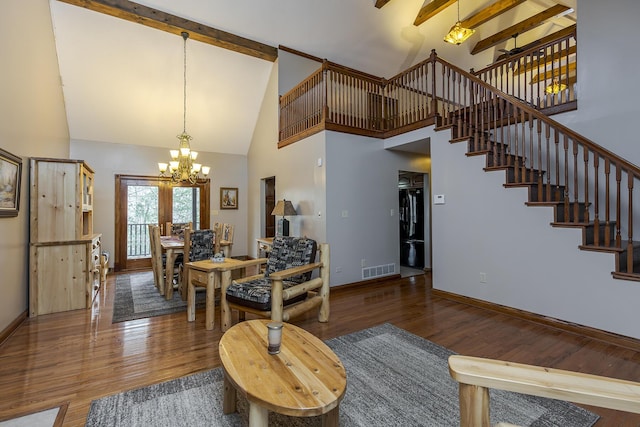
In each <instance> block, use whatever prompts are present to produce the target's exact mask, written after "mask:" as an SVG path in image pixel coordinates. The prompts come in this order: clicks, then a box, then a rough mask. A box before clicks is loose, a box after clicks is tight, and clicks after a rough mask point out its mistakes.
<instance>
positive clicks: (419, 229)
mask: <svg viewBox="0 0 640 427" xmlns="http://www.w3.org/2000/svg"><path fill="white" fill-rule="evenodd" d="M399 192H400V193H399V202H400V203H399V206H400V208H399V215H398V216H399V217H400V265H401V266H405V267H412V268H424V191H423V189H422V188H415V189H412V188H403V189H400V190H399Z"/></svg>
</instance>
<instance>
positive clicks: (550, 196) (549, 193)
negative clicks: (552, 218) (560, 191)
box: [538, 120, 557, 201]
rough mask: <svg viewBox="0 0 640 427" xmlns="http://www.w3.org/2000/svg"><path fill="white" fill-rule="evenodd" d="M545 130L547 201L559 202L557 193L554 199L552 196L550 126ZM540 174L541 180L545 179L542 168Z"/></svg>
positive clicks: (546, 126)
mask: <svg viewBox="0 0 640 427" xmlns="http://www.w3.org/2000/svg"><path fill="white" fill-rule="evenodd" d="M538 122H539V123H540V122H541V120H538ZM544 127H545V129H544V136H545V142H546V145H547V146H546V148H545V155H546V158H547V165H546V168H545V169H546V171H547V182H546V187H547V201H551V200H554V201H555V200H557V198H556V197H555V193H554V197H552V194H551V152H550V150H551V148H550V143H549V139H550V138H551V126H549V125H548V124H545V125H544ZM538 155H539V156H541V154H538ZM540 162H542V158H540ZM538 173H539V174H540V179H541V180H542V179H543V176H542V167H540V171H538Z"/></svg>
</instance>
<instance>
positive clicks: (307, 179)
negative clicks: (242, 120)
mask: <svg viewBox="0 0 640 427" xmlns="http://www.w3.org/2000/svg"><path fill="white" fill-rule="evenodd" d="M280 72H281V70H280V69H279V60H278V61H277V62H276V63H275V64H274V68H273V73H272V75H271V78H270V79H269V84H268V87H267V90H266V92H265V94H264V98H263V99H264V102H263V104H262V109H261V113H260V120H259V121H258V124H257V126H256V131H255V133H254V138H253V141H252V143H251V148H250V150H249V154H248V157H249V184H248V186H249V199H250V200H249V209H250V213H249V227H248V228H249V241H250V242H249V244H250V245H251V246H250V247H249V254H250V255H252V256H256V255H257V253H256V252H257V251H256V248H255V246H256V245H255V239H256V238H258V237H261V236H262V233H263V230H262V226H261V218H262V217H263V216H264V212H263V211H262V210H261V209H262V201H263V197H264V196H263V194H262V193H261V188H262V180H263V179H264V178H269V177H272V176H274V177H275V178H276V199H277V200H281V199H284V198H286V199H287V200H291V202H292V203H293V206H294V207H295V208H296V212H297V215H296V216H293V217H288V218H287V219H289V221H290V222H291V224H290V234H291V235H292V236H303V235H304V236H308V237H310V238H313V239H315V240H317V241H318V242H325V241H326V229H325V219H324V212H325V194H326V191H325V167H324V157H325V152H324V145H325V143H324V135H323V134H316V135H313V136H311V137H310V138H307V139H305V140H304V141H300V142H297V143H295V144H292V145H289V146H287V147H284V148H282V149H278V76H279V74H280ZM318 158H321V159H323V166H321V167H318V166H317V159H318ZM318 213H320V215H318Z"/></svg>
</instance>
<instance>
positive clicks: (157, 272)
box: [149, 224, 164, 294]
mask: <svg viewBox="0 0 640 427" xmlns="http://www.w3.org/2000/svg"><path fill="white" fill-rule="evenodd" d="M149 249H150V252H151V269H152V270H153V283H154V284H155V285H156V288H158V290H159V291H160V293H161V294H164V273H163V266H162V247H161V246H160V227H159V226H157V225H155V224H149Z"/></svg>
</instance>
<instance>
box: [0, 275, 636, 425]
mask: <svg viewBox="0 0 640 427" xmlns="http://www.w3.org/2000/svg"><path fill="white" fill-rule="evenodd" d="M134 274H136V273H134ZM114 287H115V277H114V276H109V278H108V280H107V283H106V287H105V288H106V289H103V290H101V292H100V294H99V296H98V300H97V301H96V302H95V303H94V306H93V308H92V309H91V310H76V311H72V312H66V313H57V314H50V315H46V316H39V317H37V318H35V319H27V320H26V321H25V323H24V324H22V325H21V326H20V327H19V328H18V329H17V331H16V332H15V333H14V334H13V335H12V336H11V337H10V338H9V339H8V340H7V341H6V342H5V343H4V344H2V346H0V420H4V419H7V418H11V417H14V416H16V415H22V414H25V413H29V412H34V411H37V410H40V409H44V408H51V407H54V406H58V405H60V404H64V403H68V408H67V412H66V416H65V419H64V424H63V425H64V426H82V425H84V421H85V419H86V416H87V413H88V410H89V405H90V403H91V401H92V400H93V399H97V398H99V397H102V396H107V395H111V394H114V393H118V392H121V391H124V390H128V389H132V388H137V387H142V386H146V385H149V384H153V383H158V382H162V381H166V380H169V379H172V378H176V377H180V376H183V375H187V374H191V373H194V372H198V371H203V370H208V369H211V368H215V367H218V366H219V365H220V358H219V356H218V341H219V339H220V336H221V333H220V331H219V325H220V324H219V313H217V315H216V327H215V329H214V330H213V331H206V330H205V327H204V317H205V316H204V312H203V311H202V310H201V311H198V312H197V315H196V321H195V322H194V323H187V321H186V314H185V313H178V314H172V315H166V316H160V317H155V318H150V319H142V320H134V321H130V322H123V323H115V324H112V323H111V317H112V311H113V297H114ZM384 322H389V323H392V324H394V325H396V326H398V327H401V328H404V329H406V330H408V331H410V332H412V333H414V334H417V335H420V336H422V337H424V338H427V339H429V340H431V341H433V342H436V343H438V344H440V345H443V346H445V347H448V348H449V349H451V350H453V351H455V352H457V353H460V354H466V355H473V356H480V357H491V358H498V359H504V360H511V361H514V362H521V363H530V364H538V365H543V366H549V367H555V368H561V369H569V370H575V371H582V372H588V373H592V374H597V375H606V376H611V377H616V378H622V379H626V380H633V381H640V353H638V352H636V351H633V350H629V349H626V348H623V347H618V346H615V345H610V344H607V343H603V342H599V341H596V340H593V339H590V338H585V337H582V336H579V335H576V334H573V333H569V332H564V331H560V330H557V329H554V328H551V327H548V326H544V325H539V324H536V323H533V322H530V321H525V320H521V319H517V318H514V317H510V316H508V315H505V314H501V313H496V312H492V311H489V310H484V309H480V308H476V307H472V306H468V305H465V304H461V303H458V302H454V301H450V300H446V299H443V298H440V297H436V296H432V295H431V292H430V283H429V278H428V276H427V277H426V279H425V277H423V276H416V277H410V278H405V279H398V280H389V281H386V282H381V283H377V284H373V285H367V286H347V287H344V288H342V289H333V290H332V293H331V320H330V322H329V323H327V324H320V323H318V322H317V320H316V316H315V315H314V314H311V313H310V314H307V315H305V316H304V317H302V318H299V319H295V320H294V322H293V323H295V324H296V325H298V326H301V327H303V328H305V329H307V330H309V331H310V332H312V333H314V334H315V335H317V336H318V337H320V338H321V339H323V340H326V339H329V338H333V337H336V336H339V335H343V334H348V333H350V332H354V331H357V330H360V329H363V328H367V327H370V326H374V325H378V324H381V323H384ZM589 409H590V410H592V411H594V412H596V413H598V414H600V415H601V417H602V418H601V419H600V420H599V421H598V423H597V424H596V425H597V426H640V415H633V414H628V413H624V412H618V411H611V410H603V409H600V408H591V407H589Z"/></svg>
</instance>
